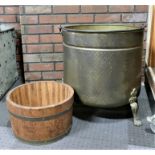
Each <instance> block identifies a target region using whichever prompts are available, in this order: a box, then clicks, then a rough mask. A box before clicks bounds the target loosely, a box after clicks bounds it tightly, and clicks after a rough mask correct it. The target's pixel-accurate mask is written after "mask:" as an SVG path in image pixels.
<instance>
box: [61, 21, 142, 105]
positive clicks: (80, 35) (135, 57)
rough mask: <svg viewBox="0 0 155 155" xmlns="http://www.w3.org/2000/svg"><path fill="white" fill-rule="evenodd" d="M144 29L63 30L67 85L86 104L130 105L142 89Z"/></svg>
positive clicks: (84, 27)
mask: <svg viewBox="0 0 155 155" xmlns="http://www.w3.org/2000/svg"><path fill="white" fill-rule="evenodd" d="M143 32H144V29H143V28H137V27H133V26H124V25H103V24H102V25H93V24H92V25H73V26H65V27H63V28H62V35H63V41H64V43H63V44H64V82H65V83H67V84H69V85H71V86H72V87H73V88H74V90H75V92H76V95H77V96H78V99H79V101H81V102H82V103H83V104H85V105H89V106H95V107H103V108H113V107H120V106H123V105H126V104H129V98H130V97H131V92H132V90H133V89H136V90H140V85H141V67H142V51H143Z"/></svg>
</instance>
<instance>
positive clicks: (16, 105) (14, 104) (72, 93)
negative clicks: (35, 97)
mask: <svg viewBox="0 0 155 155" xmlns="http://www.w3.org/2000/svg"><path fill="white" fill-rule="evenodd" d="M38 82H52V83H59V82H56V81H34V82H29V83H24V84H21V85H19V86H17V87H15V88H13V89H11V90H10V91H9V92H8V93H7V96H6V101H7V103H8V104H12V105H13V106H14V107H17V108H21V109H31V110H41V109H47V108H54V107H57V106H60V105H62V104H64V103H67V102H68V101H69V100H71V99H72V98H73V95H74V90H73V88H72V87H71V86H70V85H68V84H66V83H59V84H62V85H64V86H66V87H68V89H69V91H70V95H69V97H68V98H66V99H65V100H63V101H61V102H59V103H58V104H54V105H46V106H35V107H31V106H25V105H20V104H17V103H15V102H13V101H12V100H11V99H10V95H11V93H12V92H13V91H15V90H16V89H18V88H20V87H23V86H25V85H28V84H34V83H38Z"/></svg>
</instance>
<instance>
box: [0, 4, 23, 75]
mask: <svg viewBox="0 0 155 155" xmlns="http://www.w3.org/2000/svg"><path fill="white" fill-rule="evenodd" d="M0 24H9V25H12V26H13V27H15V30H16V34H17V40H16V53H17V54H16V60H17V68H18V71H19V74H20V75H21V74H22V72H23V63H22V44H21V32H20V21H19V6H0Z"/></svg>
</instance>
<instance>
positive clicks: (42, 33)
mask: <svg viewBox="0 0 155 155" xmlns="http://www.w3.org/2000/svg"><path fill="white" fill-rule="evenodd" d="M7 10H8V9H6V7H5V6H4V7H3V6H2V7H1V6H0V14H4V15H3V16H2V17H0V22H1V21H2V22H3V21H6V22H13V24H16V23H19V20H20V24H21V25H20V27H21V33H22V47H23V60H24V73H25V80H26V81H33V80H51V79H54V80H60V79H61V78H62V77H63V46H62V36H61V34H60V33H59V28H58V27H59V25H64V24H77V23H81V24H85V23H118V24H120V23H121V24H129V25H136V26H144V25H146V22H147V12H148V6H134V5H129V6H112V5H110V6H106V5H100V6H97V5H96V6H91V5H87V6H85V5H82V6H67V5H65V6H60V5H59V6H20V7H19V10H20V11H19V14H20V19H19V15H18V11H15V10H18V9H17V8H16V9H15V10H14V9H12V10H10V11H7ZM7 12H9V14H7ZM5 14H7V16H8V17H5V16H6V15H5ZM16 26H17V29H20V28H19V25H18V24H17V25H16ZM145 40H146V37H144V41H145ZM144 45H145V44H144Z"/></svg>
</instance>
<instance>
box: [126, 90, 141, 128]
mask: <svg viewBox="0 0 155 155" xmlns="http://www.w3.org/2000/svg"><path fill="white" fill-rule="evenodd" d="M136 95H137V91H136V89H135V88H134V89H133V90H132V92H131V97H130V99H129V102H130V107H131V110H132V114H133V123H134V125H135V126H141V125H142V122H141V120H140V119H139V118H138V104H137V102H136V101H137V96H136Z"/></svg>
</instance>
